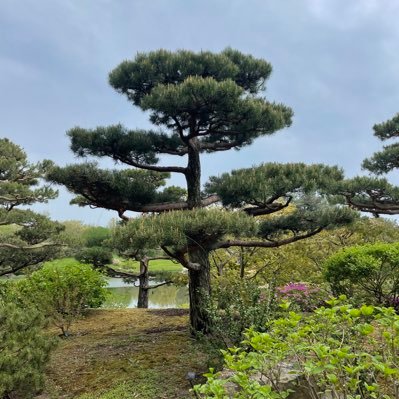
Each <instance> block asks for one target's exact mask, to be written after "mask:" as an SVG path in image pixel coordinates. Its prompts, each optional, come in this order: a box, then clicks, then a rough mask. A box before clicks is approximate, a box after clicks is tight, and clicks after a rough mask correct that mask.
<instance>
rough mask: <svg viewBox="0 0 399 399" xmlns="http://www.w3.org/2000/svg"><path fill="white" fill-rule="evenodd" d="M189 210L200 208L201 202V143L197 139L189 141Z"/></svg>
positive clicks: (187, 173)
mask: <svg viewBox="0 0 399 399" xmlns="http://www.w3.org/2000/svg"><path fill="white" fill-rule="evenodd" d="M185 175H186V182H187V204H188V209H193V208H199V207H201V206H202V202H201V160H200V142H199V141H198V138H197V137H194V138H191V139H190V140H189V141H188V162H187V168H186V173H185Z"/></svg>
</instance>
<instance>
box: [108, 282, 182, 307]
mask: <svg viewBox="0 0 399 399" xmlns="http://www.w3.org/2000/svg"><path fill="white" fill-rule="evenodd" d="M157 283H159V282H158V281H155V280H153V281H151V284H157ZM107 289H108V291H109V292H110V295H109V296H108V299H107V300H106V301H105V303H104V304H103V308H135V307H137V297H138V293H139V288H138V287H135V286H134V284H133V283H125V282H124V281H123V279H121V278H109V279H108V287H107ZM188 303H189V299H188V288H187V287H179V286H176V285H173V284H169V285H163V286H161V287H158V288H155V289H153V290H150V291H149V295H148V307H149V308H151V309H166V308H188Z"/></svg>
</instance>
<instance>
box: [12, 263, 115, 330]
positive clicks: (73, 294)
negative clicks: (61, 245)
mask: <svg viewBox="0 0 399 399" xmlns="http://www.w3.org/2000/svg"><path fill="white" fill-rule="evenodd" d="M106 284H107V282H106V279H105V278H104V276H103V275H102V274H101V273H99V272H97V271H95V270H93V269H92V267H91V266H89V265H84V264H79V263H76V264H73V265H68V266H66V267H63V266H62V265H57V264H50V265H45V266H44V267H43V268H42V269H40V270H39V271H37V272H34V273H32V275H31V276H29V277H28V278H26V279H23V280H20V281H17V282H16V283H15V284H14V289H13V291H14V296H15V300H16V301H17V302H19V303H21V304H28V305H30V304H33V305H34V306H35V307H36V308H37V309H39V310H41V311H43V312H44V313H45V314H46V315H47V317H49V318H50V319H51V320H52V321H53V323H54V325H56V326H57V327H59V328H60V329H61V331H62V334H63V335H64V336H67V335H68V330H69V328H70V326H71V324H72V322H73V320H74V319H76V318H77V317H79V316H81V315H82V314H83V312H84V310H85V309H87V308H97V307H99V306H101V304H102V303H103V302H104V301H105V299H106V294H107V291H106V290H105V288H104V287H105V286H106Z"/></svg>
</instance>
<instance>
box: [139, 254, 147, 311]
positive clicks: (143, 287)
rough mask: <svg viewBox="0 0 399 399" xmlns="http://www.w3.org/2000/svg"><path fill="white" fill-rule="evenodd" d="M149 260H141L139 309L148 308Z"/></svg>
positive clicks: (144, 258) (145, 258)
mask: <svg viewBox="0 0 399 399" xmlns="http://www.w3.org/2000/svg"><path fill="white" fill-rule="evenodd" d="M148 286H149V275H148V258H147V257H143V258H141V259H140V274H139V297H138V300H137V307H138V308H144V309H147V308H148V291H149V290H148Z"/></svg>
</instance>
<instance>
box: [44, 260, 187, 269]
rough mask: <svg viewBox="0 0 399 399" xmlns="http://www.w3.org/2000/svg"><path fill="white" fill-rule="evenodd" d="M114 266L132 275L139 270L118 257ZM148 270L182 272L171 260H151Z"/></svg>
mask: <svg viewBox="0 0 399 399" xmlns="http://www.w3.org/2000/svg"><path fill="white" fill-rule="evenodd" d="M76 262H77V260H76V259H75V258H62V259H55V260H52V261H50V262H46V264H54V265H55V264H57V265H60V266H64V267H66V266H68V265H71V264H74V263H76ZM114 262H115V263H114V265H113V267H114V268H115V269H121V270H125V271H131V272H133V273H136V272H137V273H138V272H139V269H140V265H139V262H135V261H132V260H124V259H122V258H119V257H117V256H116V257H115V258H114ZM149 269H150V272H151V273H157V272H180V271H182V270H183V267H182V266H181V265H180V264H177V263H174V262H172V261H171V260H167V259H160V260H152V261H150V263H149Z"/></svg>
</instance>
